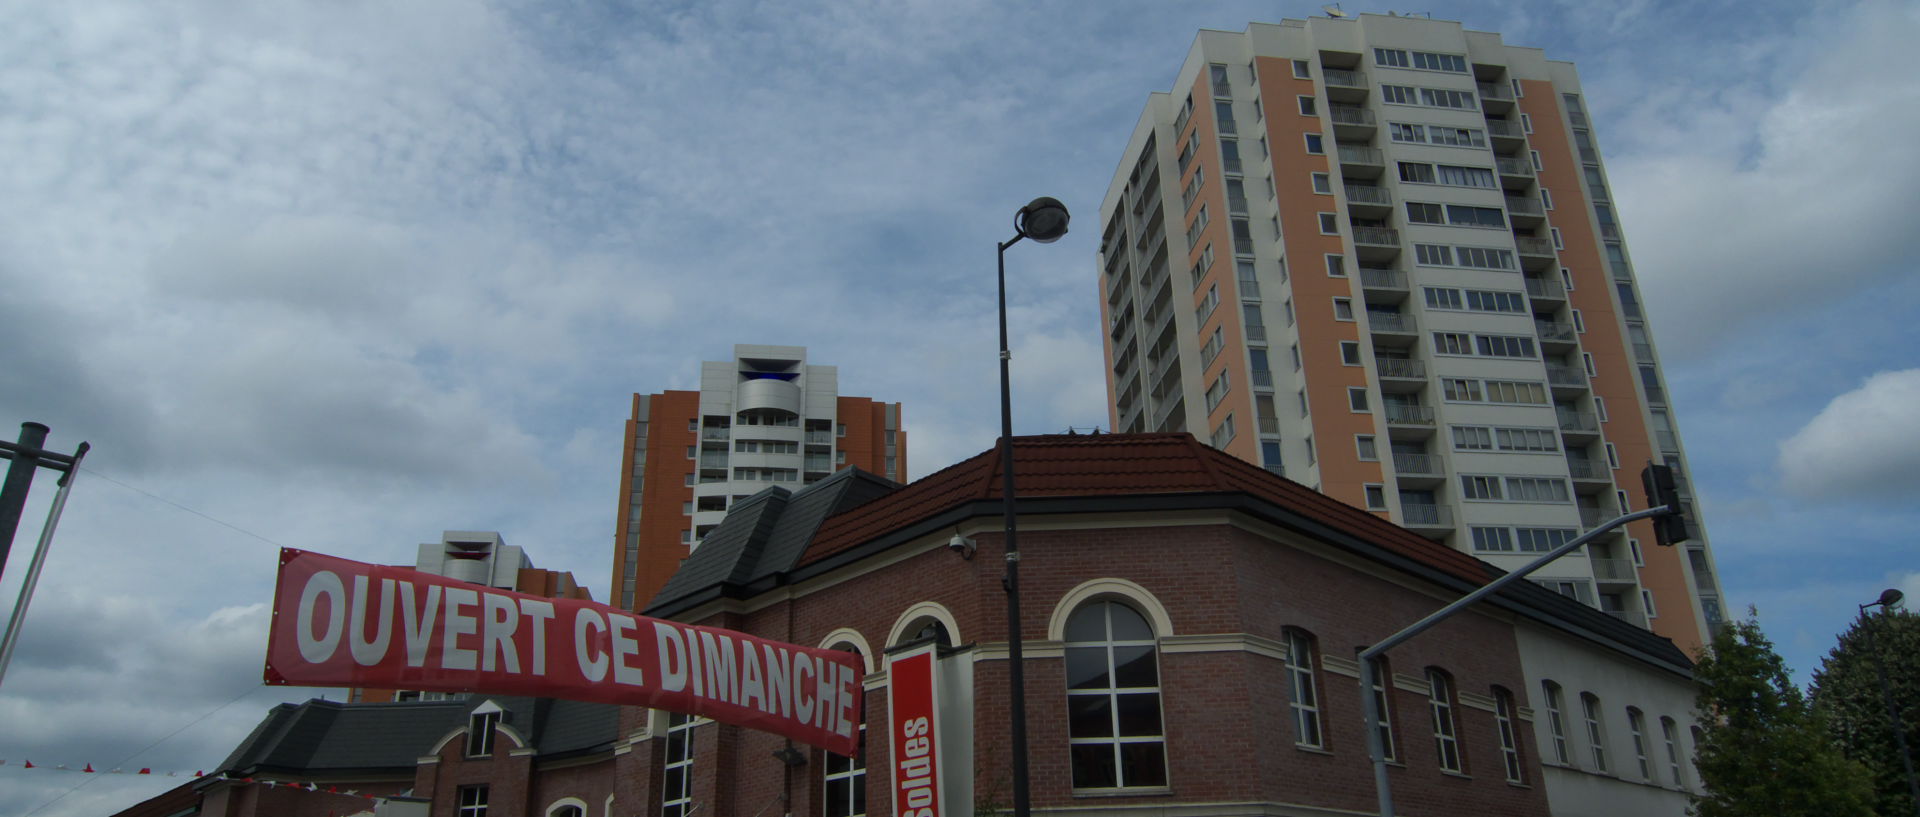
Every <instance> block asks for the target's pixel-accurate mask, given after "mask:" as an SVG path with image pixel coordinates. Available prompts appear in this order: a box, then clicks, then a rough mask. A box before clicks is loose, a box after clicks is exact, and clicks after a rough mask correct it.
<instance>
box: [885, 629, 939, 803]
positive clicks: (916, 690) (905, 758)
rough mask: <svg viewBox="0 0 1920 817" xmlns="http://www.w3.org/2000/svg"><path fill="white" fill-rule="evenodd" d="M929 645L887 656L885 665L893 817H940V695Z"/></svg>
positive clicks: (932, 652)
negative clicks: (891, 767)
mask: <svg viewBox="0 0 1920 817" xmlns="http://www.w3.org/2000/svg"><path fill="white" fill-rule="evenodd" d="M936 649H937V646H936V645H935V644H932V643H928V644H925V645H922V646H920V647H916V648H914V649H912V650H909V651H907V652H902V653H894V654H893V655H892V656H890V658H889V660H888V662H887V665H888V669H887V695H888V698H887V700H888V704H889V706H888V709H889V710H890V711H891V713H892V716H891V717H890V718H889V719H888V725H889V727H890V728H891V729H892V734H890V735H889V736H888V737H889V739H888V744H889V745H891V746H892V747H893V813H894V817H941V815H944V814H946V798H945V797H943V796H942V792H941V790H940V741H939V735H940V715H939V707H938V701H939V691H938V689H937V688H936V684H937V681H936V680H935V677H934V669H935V665H934V659H935V650H936Z"/></svg>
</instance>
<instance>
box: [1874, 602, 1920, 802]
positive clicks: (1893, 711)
mask: <svg viewBox="0 0 1920 817" xmlns="http://www.w3.org/2000/svg"><path fill="white" fill-rule="evenodd" d="M1872 606H1873V605H1871V604H1862V605H1860V633H1861V635H1863V636H1866V640H1867V654H1869V655H1872V656H1873V669H1874V674H1876V675H1878V676H1880V697H1881V698H1882V699H1884V700H1885V701H1886V703H1887V718H1888V719H1890V720H1891V721H1892V722H1893V742H1894V745H1895V746H1896V747H1898V748H1899V750H1900V767H1901V768H1902V769H1905V770H1906V773H1907V793H1908V794H1909V795H1911V796H1912V797H1913V813H1914V814H1916V815H1920V779H1915V778H1914V776H1913V756H1912V755H1910V754H1908V753H1907V728H1906V727H1905V726H1903V725H1901V723H1900V707H1898V706H1895V705H1894V703H1893V687H1891V686H1889V685H1888V684H1887V664H1886V662H1885V661H1882V660H1880V648H1879V647H1877V646H1875V645H1874V641H1873V628H1872V627H1871V626H1870V625H1869V623H1868V622H1869V619H1868V618H1867V608H1868V607H1872ZM1886 613H1887V608H1886V605H1881V606H1880V615H1881V616H1882V617H1885V616H1886Z"/></svg>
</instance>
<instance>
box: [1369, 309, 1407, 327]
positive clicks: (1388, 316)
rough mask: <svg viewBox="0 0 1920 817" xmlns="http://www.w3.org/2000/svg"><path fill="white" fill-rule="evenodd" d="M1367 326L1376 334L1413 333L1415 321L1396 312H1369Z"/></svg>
mask: <svg viewBox="0 0 1920 817" xmlns="http://www.w3.org/2000/svg"><path fill="white" fill-rule="evenodd" d="M1367 325H1368V326H1371V327H1373V331H1375V332H1412V331H1413V319H1412V318H1409V317H1407V316H1405V315H1401V314H1399V313H1396V312H1372V311H1369V312H1367Z"/></svg>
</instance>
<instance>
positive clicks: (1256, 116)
mask: <svg viewBox="0 0 1920 817" xmlns="http://www.w3.org/2000/svg"><path fill="white" fill-rule="evenodd" d="M1248 70H1252V66H1248ZM1254 81H1255V82H1259V77H1255V78H1254ZM1266 119H1267V112H1266V109H1265V108H1264V107H1263V106H1261V104H1260V98H1259V97H1257V96H1256V97H1254V98H1253V121H1255V122H1264V121H1266Z"/></svg>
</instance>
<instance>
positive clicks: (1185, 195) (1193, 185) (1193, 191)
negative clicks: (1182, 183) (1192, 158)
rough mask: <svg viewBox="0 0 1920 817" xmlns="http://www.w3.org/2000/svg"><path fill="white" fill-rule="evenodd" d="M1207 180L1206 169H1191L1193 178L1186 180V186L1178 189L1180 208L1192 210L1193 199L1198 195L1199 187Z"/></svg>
mask: <svg viewBox="0 0 1920 817" xmlns="http://www.w3.org/2000/svg"><path fill="white" fill-rule="evenodd" d="M1206 182H1207V169H1206V168H1204V167H1203V168H1200V169H1199V170H1195V171H1193V178H1192V179H1189V180H1187V187H1186V189H1185V190H1182V191H1180V209H1182V210H1185V211H1187V212H1189V213H1191V212H1193V200H1194V199H1196V198H1199V197H1200V187H1201V186H1202V185H1204V184H1206Z"/></svg>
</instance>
